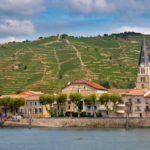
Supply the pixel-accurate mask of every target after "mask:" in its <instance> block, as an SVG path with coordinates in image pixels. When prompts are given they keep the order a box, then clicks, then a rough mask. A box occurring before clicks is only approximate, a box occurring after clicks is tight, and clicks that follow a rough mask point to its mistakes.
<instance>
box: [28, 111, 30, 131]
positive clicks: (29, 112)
mask: <svg viewBox="0 0 150 150" xmlns="http://www.w3.org/2000/svg"><path fill="white" fill-rule="evenodd" d="M28 118H29V129H31V116H30V110H29V114H28Z"/></svg>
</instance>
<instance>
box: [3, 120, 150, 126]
mask: <svg viewBox="0 0 150 150" xmlns="http://www.w3.org/2000/svg"><path fill="white" fill-rule="evenodd" d="M31 125H32V126H33V127H98V128H124V127H125V125H126V118H32V120H31ZM2 126H3V127H28V126H29V120H28V118H25V119H21V120H20V122H14V121H6V122H4V124H3V125H2ZM129 127H130V128H149V127H150V118H129Z"/></svg>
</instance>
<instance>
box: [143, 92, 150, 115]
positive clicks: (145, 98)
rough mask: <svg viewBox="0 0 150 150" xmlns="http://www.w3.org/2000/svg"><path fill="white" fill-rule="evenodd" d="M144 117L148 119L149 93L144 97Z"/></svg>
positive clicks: (149, 110)
mask: <svg viewBox="0 0 150 150" xmlns="http://www.w3.org/2000/svg"><path fill="white" fill-rule="evenodd" d="M144 103H145V109H144V117H150V91H149V92H148V93H147V94H145V96H144Z"/></svg>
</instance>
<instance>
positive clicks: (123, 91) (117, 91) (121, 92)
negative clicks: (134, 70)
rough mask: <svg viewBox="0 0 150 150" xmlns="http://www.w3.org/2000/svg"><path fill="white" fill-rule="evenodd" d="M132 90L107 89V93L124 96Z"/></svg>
mask: <svg viewBox="0 0 150 150" xmlns="http://www.w3.org/2000/svg"><path fill="white" fill-rule="evenodd" d="M132 90H133V89H108V93H110V94H111V93H117V94H121V95H126V94H127V93H129V92H131V91H132Z"/></svg>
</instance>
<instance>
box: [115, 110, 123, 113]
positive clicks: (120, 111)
mask: <svg viewBox="0 0 150 150" xmlns="http://www.w3.org/2000/svg"><path fill="white" fill-rule="evenodd" d="M116 113H118V114H124V113H125V111H124V110H117V111H116Z"/></svg>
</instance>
